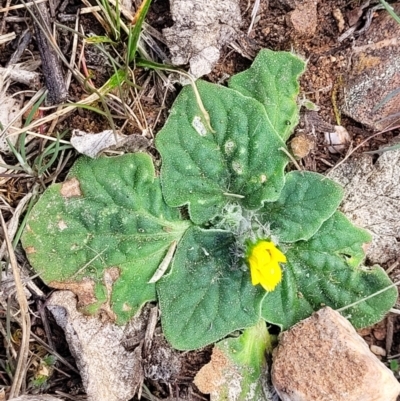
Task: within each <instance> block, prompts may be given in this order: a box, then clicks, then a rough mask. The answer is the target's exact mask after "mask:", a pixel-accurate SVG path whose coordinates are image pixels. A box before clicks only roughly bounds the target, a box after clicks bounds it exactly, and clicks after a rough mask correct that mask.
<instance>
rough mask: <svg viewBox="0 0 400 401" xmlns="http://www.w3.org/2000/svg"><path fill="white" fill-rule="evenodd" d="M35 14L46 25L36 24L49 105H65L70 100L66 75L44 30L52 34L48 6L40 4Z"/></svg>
mask: <svg viewBox="0 0 400 401" xmlns="http://www.w3.org/2000/svg"><path fill="white" fill-rule="evenodd" d="M35 13H36V17H37V18H38V20H40V21H41V23H43V24H44V26H39V24H38V23H36V21H35V23H34V26H35V32H36V40H37V44H38V47H39V52H40V57H41V59H42V68H43V73H44V78H45V82H46V87H47V89H48V91H49V93H48V95H47V99H46V100H47V103H48V104H58V103H63V102H65V101H66V100H67V98H68V91H67V88H66V86H65V82H64V74H63V70H62V68H61V63H60V59H59V57H58V54H57V52H56V51H55V50H54V48H53V46H52V45H51V44H50V43H49V41H48V39H47V37H46V36H47V35H46V33H45V32H44V30H47V32H50V16H49V12H48V10H47V6H46V4H42V3H41V4H38V5H37V9H35ZM39 13H40V15H39ZM52 39H53V38H52ZM53 42H54V40H53Z"/></svg>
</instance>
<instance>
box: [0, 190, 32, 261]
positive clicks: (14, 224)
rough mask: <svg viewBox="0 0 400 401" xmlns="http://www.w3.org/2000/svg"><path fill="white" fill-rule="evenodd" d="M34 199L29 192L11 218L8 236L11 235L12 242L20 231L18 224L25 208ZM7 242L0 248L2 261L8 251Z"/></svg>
mask: <svg viewBox="0 0 400 401" xmlns="http://www.w3.org/2000/svg"><path fill="white" fill-rule="evenodd" d="M31 197H32V192H29V193H28V194H26V195H25V196H24V197H23V198H22V199H21V200H20V201H19V203H18V206H17V207H16V209H15V211H14V213H13V216H12V217H11V219H10V221H9V222H8V234H9V239H10V241H12V240H13V238H14V236H15V233H16V232H17V229H18V223H19V218H20V216H21V214H22V213H23V211H24V210H25V206H26V204H27V203H28V201H29V199H31ZM6 245H7V243H6V242H3V244H2V245H1V247H0V260H1V259H3V256H4V252H5V250H6Z"/></svg>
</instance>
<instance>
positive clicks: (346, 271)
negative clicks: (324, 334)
mask: <svg viewBox="0 0 400 401" xmlns="http://www.w3.org/2000/svg"><path fill="white" fill-rule="evenodd" d="M370 240H371V237H370V235H369V234H368V233H367V232H366V231H365V230H362V229H359V228H357V227H355V226H354V225H352V224H351V223H350V222H349V220H348V219H347V218H346V217H345V216H344V215H343V214H341V213H340V212H336V213H334V214H333V215H332V217H330V218H329V219H328V220H327V221H326V222H324V223H323V225H322V227H321V228H320V230H319V231H318V232H317V233H316V234H315V235H314V236H313V237H312V238H310V239H309V240H308V241H298V242H296V243H294V244H291V245H290V246H288V248H287V251H286V257H287V260H288V263H287V265H286V268H285V270H284V276H283V280H282V283H281V284H279V285H278V287H277V288H276V290H275V291H273V292H270V293H268V294H267V296H266V297H265V298H264V301H263V305H262V316H263V317H264V318H265V319H266V320H267V321H268V322H271V323H274V324H277V325H279V326H281V327H282V328H284V329H287V328H289V327H290V326H292V325H293V324H295V323H297V322H298V321H299V320H301V319H304V318H306V317H308V316H309V315H310V314H311V313H312V312H313V311H314V310H318V309H320V308H321V307H323V306H325V305H327V306H330V307H332V308H333V309H339V308H343V307H346V306H348V305H350V304H352V303H354V302H355V301H358V300H362V299H363V298H365V297H368V296H370V295H371V294H374V293H375V292H379V291H380V290H382V289H384V288H386V287H388V286H390V285H391V281H390V279H389V277H388V276H387V275H386V273H385V272H384V270H383V269H382V268H381V267H379V266H374V267H372V268H367V267H364V266H361V267H358V266H359V264H360V262H361V260H362V259H363V257H364V252H363V249H362V247H363V245H365V243H366V242H369V241H370ZM396 299H397V290H396V289H395V288H390V289H388V290H387V291H384V292H382V293H380V294H378V295H376V296H374V297H371V298H369V299H367V300H365V301H362V302H360V303H359V304H357V305H356V306H354V307H352V308H350V309H347V310H346V312H345V315H346V317H348V318H349V320H350V321H351V322H352V323H353V325H354V326H356V327H365V326H369V325H371V324H374V323H376V322H377V321H379V320H381V319H382V318H383V316H384V315H385V313H387V311H388V310H389V309H390V308H391V307H392V306H393V305H394V303H395V302H396Z"/></svg>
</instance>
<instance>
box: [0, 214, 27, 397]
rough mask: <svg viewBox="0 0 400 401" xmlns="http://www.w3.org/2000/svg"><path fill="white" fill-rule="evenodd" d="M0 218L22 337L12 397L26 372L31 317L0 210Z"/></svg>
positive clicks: (19, 387) (16, 394)
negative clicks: (11, 273) (19, 313)
mask: <svg viewBox="0 0 400 401" xmlns="http://www.w3.org/2000/svg"><path fill="white" fill-rule="evenodd" d="M0 218H1V226H2V228H3V232H4V239H5V242H6V244H7V250H8V254H9V258H10V264H11V268H12V272H13V276H14V281H15V288H16V290H17V301H18V304H19V307H20V311H21V329H22V339H21V347H20V349H19V353H18V362H17V367H16V369H15V373H14V380H13V383H12V386H11V390H10V394H9V398H10V399H12V398H14V397H17V396H18V395H19V393H20V391H21V387H22V383H23V380H24V378H25V374H26V372H25V371H24V368H25V367H26V366H27V361H28V354H29V336H30V329H31V319H30V316H29V310H28V301H27V300H26V297H25V293H24V289H23V286H22V281H21V275H20V271H19V268H18V264H17V259H16V257H15V253H14V249H13V247H12V244H11V241H10V238H9V236H8V231H7V226H6V223H5V221H4V218H3V213H1V212H0Z"/></svg>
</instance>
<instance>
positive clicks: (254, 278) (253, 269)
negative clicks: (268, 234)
mask: <svg viewBox="0 0 400 401" xmlns="http://www.w3.org/2000/svg"><path fill="white" fill-rule="evenodd" d="M249 263H250V274H251V284H253V285H257V284H260V273H259V270H258V268H257V259H256V258H255V257H254V256H250V258H249Z"/></svg>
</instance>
